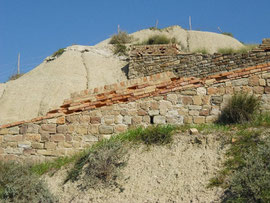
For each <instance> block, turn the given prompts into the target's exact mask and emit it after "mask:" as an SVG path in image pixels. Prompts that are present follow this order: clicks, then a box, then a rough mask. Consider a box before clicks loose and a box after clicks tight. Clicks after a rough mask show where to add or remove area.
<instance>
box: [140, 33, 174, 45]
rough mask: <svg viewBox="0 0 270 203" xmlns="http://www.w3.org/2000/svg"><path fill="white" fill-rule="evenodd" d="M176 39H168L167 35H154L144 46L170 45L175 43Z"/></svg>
mask: <svg viewBox="0 0 270 203" xmlns="http://www.w3.org/2000/svg"><path fill="white" fill-rule="evenodd" d="M175 42H176V40H175V38H172V39H170V38H168V37H167V36H166V35H153V36H151V37H149V38H148V39H147V40H146V41H144V42H143V43H142V44H144V45H153V44H170V43H175Z"/></svg>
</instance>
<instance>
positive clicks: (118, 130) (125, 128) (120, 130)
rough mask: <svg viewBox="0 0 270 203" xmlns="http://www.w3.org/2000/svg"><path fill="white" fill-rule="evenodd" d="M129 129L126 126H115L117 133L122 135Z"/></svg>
mask: <svg viewBox="0 0 270 203" xmlns="http://www.w3.org/2000/svg"><path fill="white" fill-rule="evenodd" d="M127 129H128V127H127V126H126V125H124V124H118V125H116V126H114V131H115V133H122V132H125V131H126V130H127Z"/></svg>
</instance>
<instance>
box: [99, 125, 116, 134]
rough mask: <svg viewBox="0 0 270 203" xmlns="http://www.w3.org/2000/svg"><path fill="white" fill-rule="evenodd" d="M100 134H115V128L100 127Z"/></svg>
mask: <svg viewBox="0 0 270 203" xmlns="http://www.w3.org/2000/svg"><path fill="white" fill-rule="evenodd" d="M99 133H100V134H112V133H113V126H108V125H100V126H99Z"/></svg>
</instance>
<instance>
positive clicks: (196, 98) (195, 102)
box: [193, 96, 202, 105]
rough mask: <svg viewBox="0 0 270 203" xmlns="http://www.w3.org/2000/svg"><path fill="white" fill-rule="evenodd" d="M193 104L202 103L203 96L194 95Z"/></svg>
mask: <svg viewBox="0 0 270 203" xmlns="http://www.w3.org/2000/svg"><path fill="white" fill-rule="evenodd" d="M193 104H194V105H202V98H201V96H194V97H193Z"/></svg>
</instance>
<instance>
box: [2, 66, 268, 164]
mask: <svg viewBox="0 0 270 203" xmlns="http://www.w3.org/2000/svg"><path fill="white" fill-rule="evenodd" d="M239 91H244V92H249V93H253V94H254V95H256V96H258V97H261V101H262V107H261V110H262V111H269V110H270V63H265V64H262V65H258V66H252V67H247V68H244V69H241V70H234V71H230V72H225V73H221V74H213V75H210V76H207V77H203V78H196V77H177V76H175V75H174V74H172V73H170V72H165V73H161V74H156V75H152V76H148V77H143V78H139V79H134V80H130V81H126V82H122V83H119V84H113V85H109V86H108V85H107V86H105V87H103V88H96V89H93V90H85V91H83V92H80V93H78V94H74V95H73V97H72V98H71V99H69V100H66V101H65V102H64V104H63V105H62V106H61V107H60V108H59V109H55V110H53V111H51V112H49V113H48V115H47V116H46V117H40V118H35V119H32V120H31V121H21V122H16V123H11V124H8V125H4V126H1V127H0V158H1V159H8V160H10V159H28V160H44V159H48V158H52V157H57V156H64V155H70V154H73V153H74V152H76V151H79V150H82V149H83V148H85V147H87V146H90V145H92V144H93V143H95V142H97V141H98V140H99V139H103V138H108V137H110V136H111V135H113V134H117V133H120V132H124V131H126V130H127V129H128V128H130V127H132V126H133V127H137V126H140V125H142V126H148V125H151V124H183V123H196V124H199V123H209V122H213V121H214V120H215V119H217V117H218V115H219V114H220V112H221V109H222V108H223V107H224V106H225V105H226V102H227V101H228V99H229V98H230V97H231V95H232V94H233V93H234V92H239Z"/></svg>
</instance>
